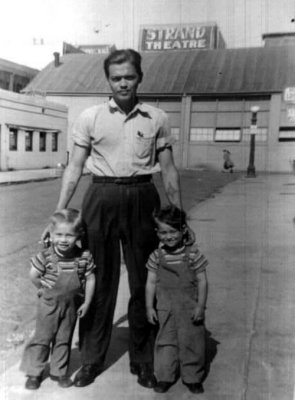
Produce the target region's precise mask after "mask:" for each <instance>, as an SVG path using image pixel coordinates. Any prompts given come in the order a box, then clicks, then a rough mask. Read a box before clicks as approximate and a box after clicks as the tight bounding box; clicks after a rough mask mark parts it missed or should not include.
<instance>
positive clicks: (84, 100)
mask: <svg viewBox="0 0 295 400" xmlns="http://www.w3.org/2000/svg"><path fill="white" fill-rule="evenodd" d="M46 98H47V99H48V100H50V101H53V102H55V103H59V104H62V105H64V106H66V107H67V108H68V130H67V144H66V146H67V150H68V151H71V149H72V145H73V143H72V141H71V132H72V127H73V124H74V122H75V120H76V119H77V117H78V116H79V114H80V113H81V112H82V111H83V110H85V109H86V108H88V107H91V106H94V105H97V104H101V103H104V102H106V101H108V99H109V97H108V96H101V97H98V96H47V97H46Z"/></svg>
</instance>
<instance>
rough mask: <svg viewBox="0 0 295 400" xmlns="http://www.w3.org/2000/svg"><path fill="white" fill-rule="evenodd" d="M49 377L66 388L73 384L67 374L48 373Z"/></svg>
mask: <svg viewBox="0 0 295 400" xmlns="http://www.w3.org/2000/svg"><path fill="white" fill-rule="evenodd" d="M50 379H51V380H53V381H56V382H57V383H58V386H60V387H62V388H68V387H70V386H72V385H73V381H72V379H71V378H69V377H68V376H67V375H64V376H55V375H50Z"/></svg>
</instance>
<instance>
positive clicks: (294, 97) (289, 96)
mask: <svg viewBox="0 0 295 400" xmlns="http://www.w3.org/2000/svg"><path fill="white" fill-rule="evenodd" d="M284 101H285V102H286V103H293V104H295V87H287V88H286V89H285V90H284Z"/></svg>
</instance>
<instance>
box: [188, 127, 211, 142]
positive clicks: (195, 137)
mask: <svg viewBox="0 0 295 400" xmlns="http://www.w3.org/2000/svg"><path fill="white" fill-rule="evenodd" d="M213 133H214V129H213V128H191V131H190V141H191V142H208V141H210V142H213Z"/></svg>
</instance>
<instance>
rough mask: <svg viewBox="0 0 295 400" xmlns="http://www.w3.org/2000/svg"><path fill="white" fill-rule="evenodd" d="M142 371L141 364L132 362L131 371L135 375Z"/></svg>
mask: <svg viewBox="0 0 295 400" xmlns="http://www.w3.org/2000/svg"><path fill="white" fill-rule="evenodd" d="M139 371H140V364H135V363H132V362H131V363H130V372H131V374H133V375H138V374H139Z"/></svg>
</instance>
